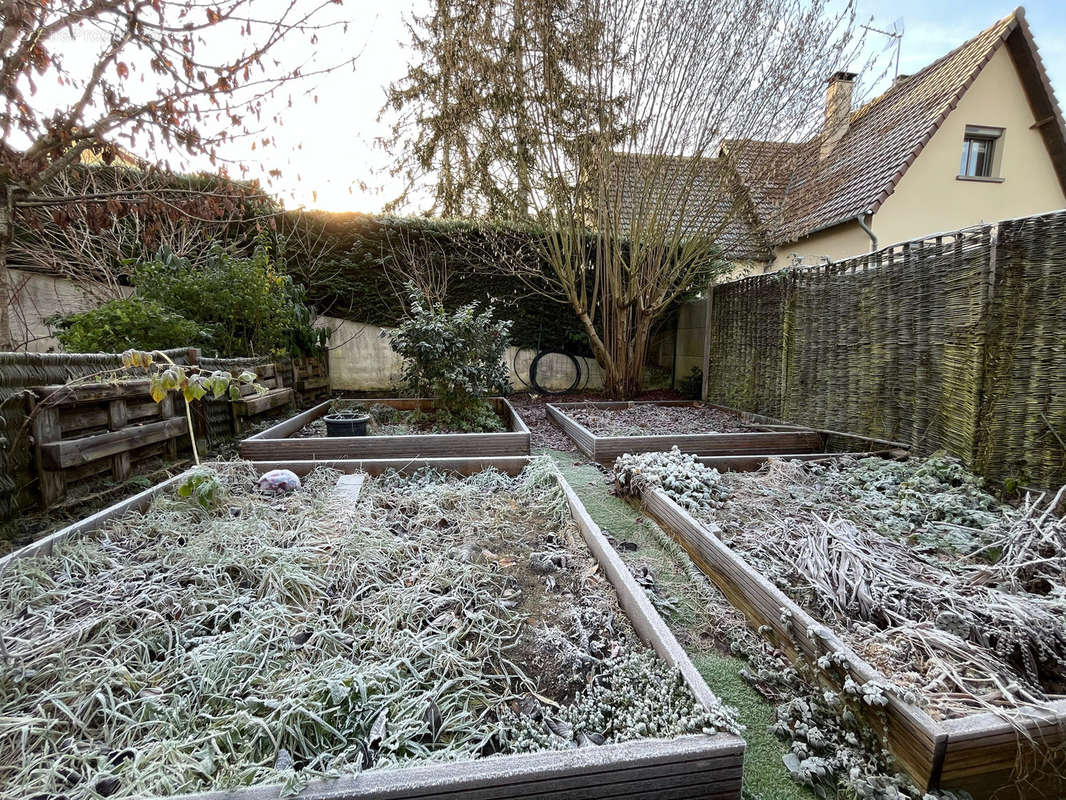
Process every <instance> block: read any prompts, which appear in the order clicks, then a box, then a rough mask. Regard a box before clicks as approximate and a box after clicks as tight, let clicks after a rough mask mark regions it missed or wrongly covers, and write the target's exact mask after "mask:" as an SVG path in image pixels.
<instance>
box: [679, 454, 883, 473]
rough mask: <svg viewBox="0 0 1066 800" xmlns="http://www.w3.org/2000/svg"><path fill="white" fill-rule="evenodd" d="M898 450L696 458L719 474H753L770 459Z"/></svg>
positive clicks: (815, 458)
mask: <svg viewBox="0 0 1066 800" xmlns="http://www.w3.org/2000/svg"><path fill="white" fill-rule="evenodd" d="M901 452H902V451H899V450H874V451H868V452H862V453H859V452H853V453H760V454H759V455H753V456H698V457H697V458H696V460H697V461H699V462H700V463H701V464H703V465H705V466H708V467H714V468H715V469H717V470H718V471H719V472H755V470H757V469H759V467H761V466H762V465H763V464H765V463H766V462H767V461H769V460H770V459H771V458H780V459H783V460H785V461H830V460H832V459H835V458H894V457H896V455H898V454H899V453H901Z"/></svg>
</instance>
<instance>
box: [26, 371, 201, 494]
mask: <svg viewBox="0 0 1066 800" xmlns="http://www.w3.org/2000/svg"><path fill="white" fill-rule="evenodd" d="M31 392H32V393H33V395H34V397H35V398H36V404H35V407H34V411H33V423H32V434H33V450H34V463H35V467H36V472H37V477H38V489H39V494H40V501H41V506H42V507H43V508H51V507H52V506H54V505H56V504H57V503H59V502H61V501H62V500H63V498H64V497H66V494H67V489H68V487H69V486H72V485H75V484H77V483H79V482H81V481H84V480H86V479H87V478H93V477H98V476H104V477H107V478H109V479H110V480H112V481H114V482H116V483H120V482H122V481H125V480H127V479H128V478H129V477H130V475H131V474H132V471H133V467H134V465H136V464H137V463H138V462H139V461H142V460H144V459H146V458H152V457H163V458H167V459H169V460H171V461H173V460H176V459H177V457H178V447H179V443H180V442H181V440H182V439H183V438H184V437H186V436H188V425H187V422H186V419H185V406H184V401H183V400H181V399H180V397H179V395H178V393H177V392H171V393H169V394H168V395H167V397H166V398H164V400H163V402H162V403H158V404H157V403H156V402H155V401H154V400H153V399H152V395H151V392H150V391H149V384H148V381H132V382H126V383H87V384H82V385H80V386H72V387H65V386H39V387H36V388H34V389H31Z"/></svg>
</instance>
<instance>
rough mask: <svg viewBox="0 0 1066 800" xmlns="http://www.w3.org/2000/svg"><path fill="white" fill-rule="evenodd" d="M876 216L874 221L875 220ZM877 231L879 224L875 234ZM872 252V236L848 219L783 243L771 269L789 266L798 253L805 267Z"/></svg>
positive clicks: (776, 251) (771, 270)
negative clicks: (826, 259)
mask: <svg viewBox="0 0 1066 800" xmlns="http://www.w3.org/2000/svg"><path fill="white" fill-rule="evenodd" d="M876 219H877V218H875V222H876ZM876 232H877V229H876V227H875V228H874V233H876ZM885 244H888V242H885ZM869 251H870V236H869V235H868V234H867V233H866V231H864V230H863V229H862V228H860V227H859V225H858V223H856V222H845V223H843V224H842V225H835V226H833V227H832V228H827V229H826V230H824V231H818V233H814V234H811V235H810V236H806V237H804V238H803V239H800V240H799V241H798V242H790V243H789V244H783V245H780V246H779V247H776V248H775V249H774V263H773V265H772V266H771V268H770V270H768V271H770V272H774V271H776V270H779V269H784V268H785V267H790V266H792V264H793V263H794V261H795V258H796V257H797V256H799V257H801V258H802V263H803V265H804V266H807V267H809V266H812V265H815V264H819V263H821V262H822V261H823V260H824V259H825V258H828V259H829V260H830V261H839V260H840V259H842V258H850V257H851V256H855V255H859V254H860V253H868V252H869Z"/></svg>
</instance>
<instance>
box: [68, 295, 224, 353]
mask: <svg viewBox="0 0 1066 800" xmlns="http://www.w3.org/2000/svg"><path fill="white" fill-rule="evenodd" d="M49 323H50V324H51V325H52V328H53V330H54V331H55V335H56V338H57V339H59V342H60V344H62V345H63V349H64V350H66V351H67V352H70V353H121V352H122V351H124V350H128V349H130V348H133V349H137V350H165V349H167V348H169V347H180V346H182V345H187V346H189V347H202V346H205V345H207V344H209V343H210V342H211V332H210V331H209V330H205V329H204V328H202V327H201V326H200V325H199V324H198V323H197V322H195V321H193V320H191V319H186V318H185V317H183V316H181V314H176V313H174V312H173V311H170V310H168V309H167V308H165V307H164V306H163V305H161V304H159V303H157V302H155V301H154V300H147V299H145V298H143V297H137V296H134V297H130V298H128V299H125V300H111V301H110V302H107V303H104V304H103V305H102V306H99V307H97V308H94V309H92V310H90V311H84V312H82V313H80V314H71V315H69V316H67V317H58V318H54V319H51V320H49Z"/></svg>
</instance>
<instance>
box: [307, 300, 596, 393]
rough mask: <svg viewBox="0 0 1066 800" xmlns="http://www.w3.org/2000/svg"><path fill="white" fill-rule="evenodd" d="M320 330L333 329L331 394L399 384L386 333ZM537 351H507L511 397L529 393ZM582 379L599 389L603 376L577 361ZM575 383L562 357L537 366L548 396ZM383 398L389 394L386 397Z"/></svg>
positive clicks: (340, 325) (327, 320) (366, 328)
mask: <svg viewBox="0 0 1066 800" xmlns="http://www.w3.org/2000/svg"><path fill="white" fill-rule="evenodd" d="M318 319H319V323H318V324H320V325H322V326H324V327H328V328H332V329H333V335H332V336H331V337H330V344H329V346H330V351H329V374H330V382H331V384H332V388H333V389H340V390H347V391H372V390H379V389H380V390H389V389H393V388H395V387H396V386H399V385H400V383H401V378H400V374H401V372H402V369H403V365H402V363H401V361H400V358H399V356H397V355H396V353H394V352H393V350H392V348H391V347H389V342H388V339H386V338H384V337H383V336H382V333H383V332H384V331H385V329H384V328H380V327H378V326H377V325H366V324H363V323H361V322H349V321H348V320H343V319H337V318H336V317H319V318H318ZM534 356H536V351H535V350H533V349H532V348H528V347H525V348H516V347H508V348H507V357H506V358H507V369H508V372H509V374H510V377H511V386H512V387H513V388H514V389H515V391H524V390H526V389H528V388H529V365H530V363H532V361H533V358H534ZM578 360H579V361H580V363H581V370H582V375H583V376H585V375H587V376H588V379H587V382H586V380H585V379H584V377H583V378H582V382H581V386H582V387H583V388H587V389H600V388H602V387H603V370H602V369H600V367H599V365H598V364H597V363H596V362H595V361H594V360H593V359H589V358H581V359H578ZM573 378H574V371H573V365H572V364H570V363H569V361H568V359H565V358H562V357H547V358H543V359H541V361H540V363H539V364H538V365H537V380H538V381H539V382H540V384H541V385H542V386H544V387H545V388H547V389H552V390H562V389H566V388H567V387H568V386H569V385H570V382H571V381H572V380H573ZM385 393H386V395H388V394H391V392H387V391H386V392H385Z"/></svg>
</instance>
